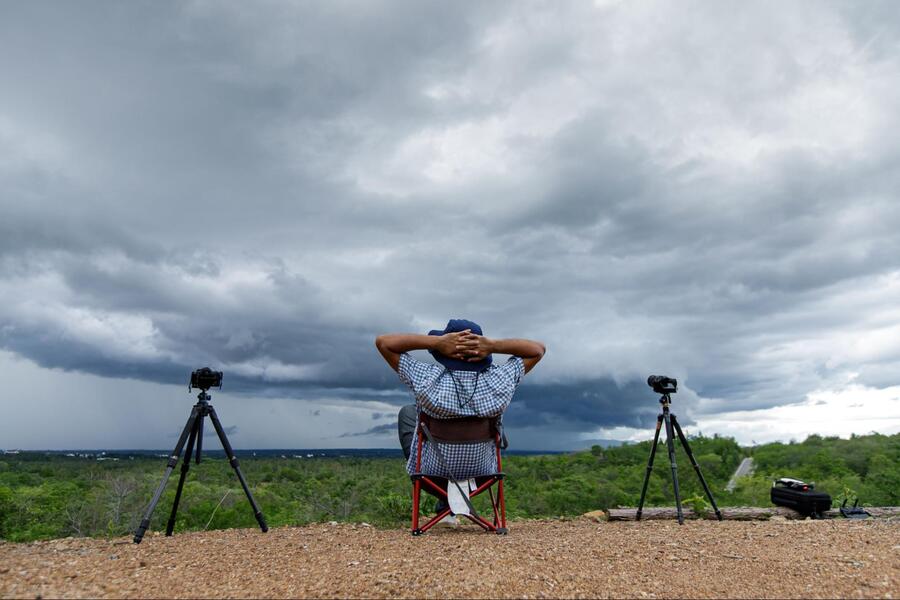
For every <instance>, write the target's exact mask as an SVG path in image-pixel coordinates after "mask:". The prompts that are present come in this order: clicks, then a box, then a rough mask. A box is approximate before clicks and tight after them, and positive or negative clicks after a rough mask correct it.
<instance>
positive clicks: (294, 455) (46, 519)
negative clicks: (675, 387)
mask: <svg viewBox="0 0 900 600" xmlns="http://www.w3.org/2000/svg"><path fill="white" fill-rule="evenodd" d="M691 445H692V448H693V450H694V453H695V455H696V457H697V460H698V462H699V463H700V465H701V468H702V470H703V473H704V474H705V475H706V477H707V479H708V481H709V483H710V485H711V487H712V489H713V492H714V494H715V497H716V499H717V501H718V503H719V504H720V505H721V506H767V505H769V504H770V502H769V488H770V487H771V484H772V480H773V479H775V478H778V477H795V478H799V479H803V480H805V481H813V482H815V483H816V488H817V489H820V490H823V491H826V492H828V493H829V494H831V496H832V498H833V500H834V503H835V504H839V503H840V502H841V501H843V499H845V498H849V499H850V500H851V502H852V501H853V499H855V498H857V497H858V498H859V500H860V503H861V504H862V505H869V506H889V505H898V504H900V434H895V435H891V436H886V435H880V434H872V435H863V436H852V437H851V438H850V439H840V438H830V437H828V438H823V437H820V436H815V435H813V436H810V437H808V438H807V439H806V440H805V441H803V442H801V443H793V442H792V443H771V444H765V445H761V446H755V447H752V448H747V447H741V446H739V445H738V444H737V443H736V442H735V441H734V440H733V439H731V438H723V437H717V436H716V437H696V438H691ZM649 449H650V442H649V441H647V442H642V443H637V444H628V445H623V446H618V447H608V448H604V447H601V446H594V447H592V448H591V449H590V450H586V451H583V452H574V453H556V454H533V453H511V454H510V455H509V456H508V457H507V458H506V459H505V460H504V471H505V472H506V473H507V509H508V514H509V517H510V518H513V519H515V518H554V517H567V516H575V515H580V514H583V513H585V512H588V511H592V510H597V509H604V508H609V507H615V506H635V505H636V504H637V502H638V497H639V494H640V487H641V483H642V481H643V476H644V471H645V465H646V462H647V456H648V453H649ZM661 449H662V448H661ZM255 453H256V456H254V455H253V454H254V451H246V452H244V453H241V464H242V469H243V471H244V473H245V475H246V476H247V479H248V481H249V483H250V485H251V487H252V489H253V492H254V495H255V496H256V499H257V501H258V502H259V504H260V506H261V507H262V509H263V512H264V513H265V516H266V519H267V521H268V522H269V524H270V526H283V525H303V524H308V523H314V522H327V521H339V522H341V521H345V522H366V523H370V524H373V525H376V526H379V527H405V526H408V523H409V519H410V511H411V507H412V502H411V495H410V483H409V478H408V477H407V476H406V473H405V470H404V461H403V459H402V457H401V456H400V454H399V451H393V450H307V449H304V450H266V451H255ZM159 454H162V455H165V454H166V452H165V451H115V452H111V451H110V452H107V453H105V454H101V451H90V452H89V451H83V450H82V451H71V452H52V453H45V452H21V453H18V454H4V455H0V538H3V539H5V540H8V541H14V542H24V541H30V540H38V539H50V538H61V537H68V536H120V535H126V534H128V533H130V532H131V531H132V530H133V529H134V527H135V525H136V524H137V522H138V521H139V519H140V516H141V513H142V512H143V510H144V508H145V507H146V503H147V502H148V500H149V498H150V496H151V494H152V492H153V489H154V488H155V487H156V485H157V484H158V482H159V480H160V478H161V476H162V474H163V470H164V467H165V461H164V460H163V459H162V458H161V457H160V456H158V455H159ZM79 455H81V456H79ZM747 456H752V458H753V459H754V464H755V472H754V473H753V474H752V475H750V476H748V477H744V478H741V479H740V480H739V481H738V483H737V486H736V488H735V489H734V491H733V492H726V491H725V489H724V488H725V485H726V483H727V482H728V480H729V478H730V476H731V474H732V473H733V472H734V470H735V468H736V467H737V465H738V464H739V463H740V461H741V460H742V459H743V458H744V457H747ZM678 466H679V473H680V478H679V480H680V483H681V489H682V498H683V499H684V500H685V504H686V505H688V506H691V507H693V508H695V509H697V510H703V509H704V508H707V504H706V501H705V499H704V498H703V492H702V489H701V487H700V485H699V483H698V481H697V478H696V476H695V475H694V473H693V470H692V469H691V467H690V463H689V461H688V459H687V457H686V456H685V455H684V454H683V452H682V451H681V449H680V448H679V455H678ZM179 472H180V471H179V469H176V471H175V473H174V474H173V476H172V479H171V480H170V483H169V486H168V488H167V489H166V493H165V495H164V496H163V499H162V501H161V502H160V504H159V506H158V508H157V510H156V512H155V514H154V518H153V522H152V524H151V529H152V530H155V531H159V530H161V529H164V528H165V523H166V521H167V520H168V516H169V509H170V506H171V503H172V499H173V496H174V492H175V484H176V483H177V477H178V474H179ZM673 501H674V498H673V494H672V485H671V479H670V471H669V465H668V460H667V458H666V455H665V453H664V452H661V453H658V454H657V460H656V464H655V467H654V471H653V474H652V478H651V483H650V487H649V490H648V495H647V504H648V505H650V506H654V505H655V506H661V505H671V504H673ZM430 508H431V501H428V502H426V505H425V510H426V511H427V510H430ZM484 508H486V505H485V506H484ZM255 526H256V523H255V520H254V518H253V515H252V513H251V511H250V509H249V506H248V504H247V502H246V500H245V498H244V496H243V493H242V491H241V489H240V486H239V485H238V482H237V479H236V478H235V477H234V474H233V472H232V470H231V468H230V467H229V465H228V463H227V462H226V461H225V460H224V458H223V457H222V455H221V453H216V452H215V451H211V452H210V453H209V455H208V457H207V456H205V457H204V460H203V462H202V463H201V464H200V465H196V464H192V465H191V469H190V474H189V476H188V480H187V483H186V486H185V491H184V496H183V498H182V502H181V506H180V509H179V512H178V521H177V527H176V531H188V530H202V529H205V528H208V529H224V528H232V527H255Z"/></svg>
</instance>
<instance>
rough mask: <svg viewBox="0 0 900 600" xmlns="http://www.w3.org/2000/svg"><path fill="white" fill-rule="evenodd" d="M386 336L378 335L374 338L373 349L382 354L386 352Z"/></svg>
mask: <svg viewBox="0 0 900 600" xmlns="http://www.w3.org/2000/svg"><path fill="white" fill-rule="evenodd" d="M388 345H389V344H388V336H387V335H379V336H378V337H376V338H375V347H376V348H378V351H379V352H381V353H384V352H386V351H387V350H388Z"/></svg>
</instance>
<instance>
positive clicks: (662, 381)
mask: <svg viewBox="0 0 900 600" xmlns="http://www.w3.org/2000/svg"><path fill="white" fill-rule="evenodd" d="M647 385H649V386H650V387H652V388H653V391H654V392H656V393H657V394H674V393H675V392H677V391H678V381H677V380H676V379H675V378H673V377H666V376H665V375H651V376H650V377H648V378H647Z"/></svg>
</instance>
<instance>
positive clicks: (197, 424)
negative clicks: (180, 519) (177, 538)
mask: <svg viewBox="0 0 900 600" xmlns="http://www.w3.org/2000/svg"><path fill="white" fill-rule="evenodd" d="M202 426H203V416H202V415H199V416H198V417H197V418H196V419H195V420H194V428H193V429H191V435H190V437H189V438H188V443H187V449H185V451H184V460H183V461H181V477H179V478H178V488H177V489H176V490H175V501H174V502H172V513H171V514H170V515H169V522H168V523H167V524H166V535H172V532H173V531H175V514H176V513H177V512H178V503H179V502H180V501H181V491H182V490H183V489H184V480H185V479H187V474H188V469H190V468H191V453H192V452H193V450H194V441H195V440H196V439H197V430H198V429H200V428H201V427H202Z"/></svg>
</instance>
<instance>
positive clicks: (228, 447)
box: [209, 406, 269, 533]
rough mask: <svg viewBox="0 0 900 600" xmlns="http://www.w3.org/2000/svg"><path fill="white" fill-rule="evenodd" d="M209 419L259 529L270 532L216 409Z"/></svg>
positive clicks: (210, 410) (210, 408)
mask: <svg viewBox="0 0 900 600" xmlns="http://www.w3.org/2000/svg"><path fill="white" fill-rule="evenodd" d="M209 417H210V419H212V423H213V427H215V428H216V433H217V434H219V441H221V442H222V448H223V449H224V450H225V454H226V455H227V456H228V462H230V463H231V467H232V468H233V469H234V472H235V474H237V478H238V481H240V482H241V487H242V488H244V493H245V494H247V500H249V501H250V506H251V507H252V508H253V515H254V516H255V517H256V522H257V523H259V528H260V529H261V530H262V532H263V533H265V532H267V531H268V530H269V526H268V525H266V520H265V518H263V514H262V511H261V510H260V509H259V506H257V505H256V500H254V499H253V494H251V493H250V488H249V487H248V486H247V480H245V479H244V474H243V473H241V467H240V465H239V464H238V459H237V457H236V456H235V455H234V450H232V449H231V444H230V443H228V438H227V437H226V436H225V430H224V429H222V423H220V422H219V416H218V415H217V414H216V409H215V408H213V407H212V406H210V407H209Z"/></svg>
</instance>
